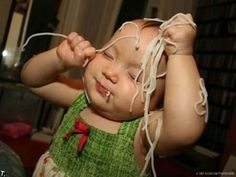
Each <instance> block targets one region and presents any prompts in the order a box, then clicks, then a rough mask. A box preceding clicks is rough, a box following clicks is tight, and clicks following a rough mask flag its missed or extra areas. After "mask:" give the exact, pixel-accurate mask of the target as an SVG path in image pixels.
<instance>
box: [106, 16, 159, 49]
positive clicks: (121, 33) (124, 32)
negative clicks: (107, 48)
mask: <svg viewBox="0 0 236 177" xmlns="http://www.w3.org/2000/svg"><path fill="white" fill-rule="evenodd" d="M158 32H159V28H158V27H157V26H156V24H153V25H150V24H149V23H148V22H146V21H145V20H134V21H128V22H125V23H123V24H122V25H121V26H120V28H119V29H118V30H117V31H116V32H115V33H114V35H113V36H112V38H111V41H112V42H113V43H114V44H115V43H118V42H119V41H120V42H121V41H124V40H125V42H127V43H126V44H128V43H129V44H130V43H134V44H135V47H136V49H139V47H140V46H146V45H147V43H148V42H150V41H151V40H152V39H153V38H154V37H156V36H157V35H158ZM122 43H124V42H122Z"/></svg>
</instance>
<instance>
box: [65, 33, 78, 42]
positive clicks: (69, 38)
mask: <svg viewBox="0 0 236 177" xmlns="http://www.w3.org/2000/svg"><path fill="white" fill-rule="evenodd" d="M76 35H78V34H77V33H76V32H71V33H70V34H69V35H68V36H67V40H68V41H71V40H72V39H73V38H74V37H75V36H76Z"/></svg>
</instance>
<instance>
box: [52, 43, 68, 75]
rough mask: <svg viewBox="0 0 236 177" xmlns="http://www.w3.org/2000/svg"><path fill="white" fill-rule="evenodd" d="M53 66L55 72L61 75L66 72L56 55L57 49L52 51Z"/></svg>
mask: <svg viewBox="0 0 236 177" xmlns="http://www.w3.org/2000/svg"><path fill="white" fill-rule="evenodd" d="M53 52H54V54H53V55H54V57H53V58H54V64H55V70H56V72H58V73H63V72H65V71H66V70H67V68H66V66H65V64H64V62H63V60H62V59H61V58H60V56H59V55H58V53H57V48H55V49H54V51H53Z"/></svg>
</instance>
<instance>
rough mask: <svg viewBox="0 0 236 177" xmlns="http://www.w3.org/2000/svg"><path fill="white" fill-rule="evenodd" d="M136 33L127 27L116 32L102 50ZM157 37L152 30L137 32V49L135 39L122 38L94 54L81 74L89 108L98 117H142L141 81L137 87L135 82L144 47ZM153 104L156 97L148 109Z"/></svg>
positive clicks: (146, 29) (129, 25) (125, 118)
mask: <svg viewBox="0 0 236 177" xmlns="http://www.w3.org/2000/svg"><path fill="white" fill-rule="evenodd" d="M136 31H137V28H136V27H135V25H132V24H127V25H125V26H124V27H123V28H122V30H120V31H117V32H116V33H115V34H114V35H113V37H112V38H111V40H110V41H109V42H108V43H107V44H106V45H105V46H107V45H109V44H110V43H112V42H113V41H115V40H116V39H118V38H120V37H123V36H127V35H131V36H134V35H135V33H136ZM156 35H157V31H155V30H154V29H152V28H145V29H143V30H140V41H139V44H138V45H139V48H138V49H137V48H136V39H135V38H134V37H128V38H123V39H121V40H118V41H117V42H115V43H114V45H112V46H111V47H109V48H107V49H106V50H105V51H103V52H99V53H97V54H96V57H95V58H94V59H93V60H92V61H91V62H90V63H89V64H88V66H87V68H86V70H85V74H84V81H85V89H86V90H87V94H88V96H89V99H90V101H91V104H92V106H93V107H94V108H95V109H96V110H97V111H98V112H99V113H100V114H101V115H103V116H105V117H106V118H108V119H112V120H117V121H123V120H130V119H133V118H135V117H138V116H142V115H143V112H144V110H143V109H144V104H143V102H142V101H141V77H139V78H138V82H137V84H135V81H134V79H135V77H136V76H137V74H138V72H139V70H140V67H141V60H142V58H143V55H144V52H145V50H146V48H147V45H148V44H149V42H150V41H151V39H153V38H154V37H155V36H156ZM137 87H138V90H139V93H138V96H137V97H136V99H135V101H134V105H133V109H132V112H130V111H129V110H130V105H131V100H132V97H133V96H134V94H135V93H136V92H137ZM109 94H110V95H109ZM108 95H109V96H108ZM156 102H157V100H156V97H155V98H153V99H152V100H151V104H150V106H151V107H154V106H155V104H156Z"/></svg>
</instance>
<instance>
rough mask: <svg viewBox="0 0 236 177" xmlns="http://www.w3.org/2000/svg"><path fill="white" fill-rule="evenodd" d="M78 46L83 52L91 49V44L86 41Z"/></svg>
mask: <svg viewBox="0 0 236 177" xmlns="http://www.w3.org/2000/svg"><path fill="white" fill-rule="evenodd" d="M77 46H79V47H80V48H81V49H82V50H85V49H86V48H89V47H91V44H90V42H89V41H87V40H84V41H81V42H80V43H78V44H77Z"/></svg>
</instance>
